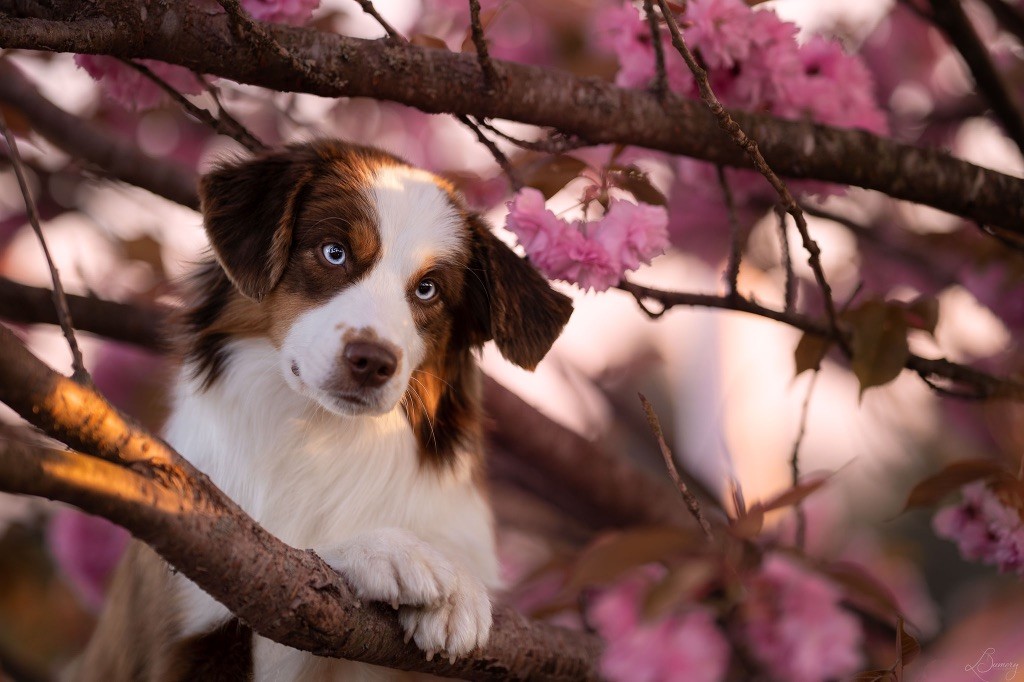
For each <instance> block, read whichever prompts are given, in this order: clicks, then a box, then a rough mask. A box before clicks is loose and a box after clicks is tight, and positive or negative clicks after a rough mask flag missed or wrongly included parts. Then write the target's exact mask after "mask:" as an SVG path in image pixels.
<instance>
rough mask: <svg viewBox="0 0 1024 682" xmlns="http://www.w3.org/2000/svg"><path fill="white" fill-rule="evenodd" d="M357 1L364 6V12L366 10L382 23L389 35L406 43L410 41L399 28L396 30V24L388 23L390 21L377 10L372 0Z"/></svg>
mask: <svg viewBox="0 0 1024 682" xmlns="http://www.w3.org/2000/svg"><path fill="white" fill-rule="evenodd" d="M356 2H358V3H359V6H360V7H362V8H363V11H364V12H366V13H367V14H369V15H370V16H371V17H373V18H374V19H376V20H377V23H378V24H380V26H381V28H383V29H384V31H385V32H386V33H387V34H388V35H389V36H391V37H392V38H394V39H395V40H400V41H402V42H403V43H404V42H408V41H407V40H406V38H405V36H403V35H402V34H401V33H399V32H398V31H397V30H395V27H394V26H392V25H391V24H389V23H388V22H387V21H386V20H385V19H384V17H382V16H381V15H380V12H378V11H377V8H376V7H374V6H373V3H372V2H371V1H370V0H356Z"/></svg>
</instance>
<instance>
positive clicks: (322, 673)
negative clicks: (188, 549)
mask: <svg viewBox="0 0 1024 682" xmlns="http://www.w3.org/2000/svg"><path fill="white" fill-rule="evenodd" d="M230 352H231V360H230V364H229V366H228V368H227V370H226V372H225V374H224V376H223V378H222V379H221V380H220V381H218V382H217V383H216V384H215V385H214V386H212V387H211V388H210V389H209V390H207V391H205V392H200V391H196V390H195V386H194V385H190V383H191V382H189V380H187V379H183V381H182V384H181V390H180V392H179V395H178V399H177V404H176V406H175V410H174V413H173V414H172V416H171V419H170V420H169V422H168V427H167V431H166V436H167V439H168V441H169V442H170V444H171V445H172V446H173V447H175V448H176V449H177V450H178V451H179V452H182V453H184V454H185V455H186V456H188V457H189V458H190V459H191V460H192V461H193V463H194V464H195V465H196V466H197V467H198V468H199V469H201V470H203V471H204V472H205V473H206V474H207V475H208V476H210V478H211V479H212V480H213V482H214V483H215V484H217V485H218V486H219V487H220V488H221V489H223V490H224V492H226V493H227V494H228V495H229V496H230V497H231V498H232V499H234V500H235V501H236V502H238V504H239V505H240V506H241V507H242V508H243V509H245V510H246V512H248V513H249V514H251V515H252V516H253V517H254V518H255V519H256V520H257V521H258V522H259V523H260V524H261V525H263V526H264V527H265V528H266V529H267V530H269V531H270V532H271V533H273V534H275V535H276V536H278V537H279V538H281V539H282V540H284V541H285V542H287V543H289V544H291V545H292V546H295V547H299V548H312V549H316V550H317V551H320V552H321V553H322V555H324V556H326V554H327V552H328V551H329V550H330V549H331V548H335V547H339V546H341V545H343V544H344V543H345V542H346V541H347V540H349V539H351V538H353V537H354V536H357V535H359V534H361V533H365V532H367V531H374V530H376V529H387V528H395V529H404V530H407V531H411V532H412V533H413V534H415V535H416V536H417V537H418V538H421V539H422V540H423V541H424V542H426V543H428V544H429V545H430V546H431V547H435V548H437V549H438V550H439V551H440V552H442V553H443V554H444V555H445V556H446V557H448V558H449V559H450V560H451V561H452V562H454V563H456V564H457V565H458V566H460V567H461V568H464V569H465V570H466V571H467V573H468V574H469V575H472V576H474V577H475V578H478V579H479V580H480V581H481V582H482V583H483V584H484V585H486V586H488V587H492V588H493V587H496V586H497V577H498V576H497V572H498V571H497V560H496V555H495V549H494V540H493V530H492V520H491V515H490V510H489V508H488V505H487V503H486V501H485V500H484V499H483V497H482V495H481V494H480V492H479V490H478V489H477V487H476V486H475V485H474V483H473V481H472V476H471V471H470V470H469V469H468V467H467V468H465V470H460V468H459V467H455V468H453V469H450V470H443V471H442V470H437V469H433V468H430V467H424V466H422V465H421V463H420V462H419V459H418V454H417V451H416V442H415V439H414V437H413V435H412V432H411V430H410V428H409V425H408V422H407V421H406V420H405V417H404V415H403V413H402V412H401V410H400V409H396V410H395V411H393V412H391V413H389V414H386V415H383V416H380V417H349V418H346V417H339V416H337V415H333V414H330V413H327V412H326V411H324V410H322V409H320V408H316V407H313V406H312V405H311V404H310V403H309V401H307V400H305V399H304V398H302V397H301V396H298V395H296V394H295V393H294V392H293V391H291V390H290V389H288V388H287V386H286V385H285V383H284V381H283V379H282V377H281V376H280V374H279V373H278V371H277V368H276V365H275V364H274V356H273V353H274V351H273V348H272V347H271V346H270V344H269V343H267V342H264V341H256V340H247V341H236V342H233V344H232V346H231V348H230ZM181 584H182V587H183V589H182V597H183V607H184V608H183V613H184V615H185V628H186V632H188V633H197V632H203V631H205V630H207V629H209V628H210V626H211V625H212V624H215V623H217V622H218V621H221V620H223V619H224V618H226V617H228V613H227V610H226V609H225V608H224V607H222V606H221V605H220V604H218V603H216V602H215V601H213V600H212V599H211V598H210V597H208V596H207V595H206V594H205V593H203V592H202V591H201V590H199V589H198V588H196V587H195V585H193V584H192V583H191V582H189V581H187V580H185V579H181ZM254 653H255V663H256V672H257V679H267V680H270V679H274V680H293V679H324V680H335V679H337V680H342V679H345V680H348V679H389V677H388V676H389V675H391V674H393V672H394V671H386V670H385V669H383V668H374V667H372V666H354V664H351V663H347V662H343V661H330V660H327V659H317V658H316V657H313V656H311V655H308V654H304V653H302V652H298V651H295V650H293V649H289V648H287V647H282V646H280V645H276V644H273V643H272V642H269V641H266V640H262V638H257V642H256V646H255V648H254ZM378 676H383V677H378Z"/></svg>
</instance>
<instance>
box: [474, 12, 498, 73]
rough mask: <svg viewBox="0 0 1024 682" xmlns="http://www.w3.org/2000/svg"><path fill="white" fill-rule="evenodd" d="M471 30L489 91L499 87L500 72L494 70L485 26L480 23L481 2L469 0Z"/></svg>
mask: <svg viewBox="0 0 1024 682" xmlns="http://www.w3.org/2000/svg"><path fill="white" fill-rule="evenodd" d="M469 30H470V33H471V34H472V36H473V45H474V46H475V47H476V58H477V61H478V62H480V70H481V71H482V72H483V74H484V85H485V86H486V87H487V90H494V89H495V88H496V87H497V86H498V82H499V81H498V72H497V71H496V70H495V69H494V63H493V62H492V61H491V54H490V52H488V49H487V38H486V37H485V36H484V25H483V23H482V22H481V21H480V0H469Z"/></svg>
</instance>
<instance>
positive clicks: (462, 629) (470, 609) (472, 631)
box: [398, 571, 491, 660]
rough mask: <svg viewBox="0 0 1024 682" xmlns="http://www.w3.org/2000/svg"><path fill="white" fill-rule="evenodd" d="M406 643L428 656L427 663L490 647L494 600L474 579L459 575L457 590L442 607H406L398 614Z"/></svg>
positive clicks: (469, 576)
mask: <svg viewBox="0 0 1024 682" xmlns="http://www.w3.org/2000/svg"><path fill="white" fill-rule="evenodd" d="M398 617H399V620H400V621H401V623H402V628H403V629H404V630H405V639H406V641H409V640H410V639H412V640H413V641H414V642H416V646H418V647H419V648H420V649H422V650H423V651H425V652H426V654H427V660H430V659H431V658H433V657H434V654H437V653H443V654H444V655H446V656H448V657H449V658H451V659H453V660H454V659H455V658H458V657H459V656H464V655H466V654H468V653H469V652H470V651H472V650H473V649H475V648H476V647H482V646H484V645H485V644H487V639H488V638H489V637H490V634H491V600H490V597H489V596H488V594H487V588H486V587H484V585H483V583H481V582H480V581H479V580H477V579H476V578H475V577H473V576H471V575H469V574H467V573H465V572H464V571H459V573H458V576H457V578H456V584H455V589H454V590H453V591H452V593H451V594H450V595H449V596H448V598H447V599H445V600H444V601H442V602H441V603H440V604H436V605H433V606H426V607H421V608H412V607H404V608H402V609H401V610H400V611H399V612H398Z"/></svg>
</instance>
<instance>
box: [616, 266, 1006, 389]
mask: <svg viewBox="0 0 1024 682" xmlns="http://www.w3.org/2000/svg"><path fill="white" fill-rule="evenodd" d="M615 287H616V288H617V289H621V290H622V291H625V292H627V293H629V294H630V295H632V296H633V298H634V299H635V300H636V301H637V304H638V305H639V306H640V308H641V309H642V310H644V312H646V313H647V314H648V315H649V316H650V317H652V318H657V317H661V316H662V315H664V314H665V313H666V312H668V311H669V310H670V309H671V308H674V307H676V306H693V307H700V308H715V309H719V310H735V311H737V312H742V313H747V314H749V315H756V316H758V317H763V318H766V319H769V320H775V321H776V322H781V323H783V324H787V325H789V326H791V327H793V328H795V329H799V330H801V331H804V332H807V333H809V334H814V335H815V336H820V337H822V338H825V339H831V340H833V341H835V342H836V343H837V345H839V347H840V348H841V349H843V352H844V353H845V354H846V355H847V357H849V351H848V350H847V348H848V347H849V343H848V341H847V340H846V339H837V338H836V337H835V336H833V334H834V333H835V332H834V330H833V329H832V328H831V327H829V326H828V325H827V324H823V323H821V322H820V321H819V320H816V319H814V318H812V317H809V316H807V315H804V314H801V313H798V312H792V313H788V312H785V311H781V310H775V309H773V308H767V307H765V306H763V305H761V304H760V303H758V302H757V301H755V300H753V299H748V298H744V297H743V296H715V295H713V294H698V293H691V292H683V291H664V290H661V289H655V288H652V287H646V286H643V285H642V284H637V283H635V282H630V281H629V280H623V281H621V282H619V283H618V284H616V285H615ZM647 301H656V302H657V303H658V304H659V305H660V306H661V309H660V310H651V309H650V308H648V307H647V305H646V302H647ZM841 341H847V343H846V344H845V346H844V344H843V343H841ZM906 368H907V369H909V370H911V371H913V372H916V373H917V374H918V375H920V376H921V378H922V379H924V380H925V381H926V382H927V383H928V385H929V386H932V387H933V388H935V389H936V390H941V392H942V393H943V394H944V395H950V396H951V397H957V398H966V399H971V400H983V399H988V400H991V399H1002V400H1013V401H1016V402H1024V383H1021V382H1019V381H1016V380H1014V379H1005V378H1001V377H995V376H992V375H991V374H986V373H985V372H982V371H980V370H977V369H974V368H973V367H969V366H967V365H960V364H957V363H955V362H950V361H949V360H946V359H930V358H923V357H921V356H919V355H914V354H911V355H910V357H909V358H908V360H907V364H906ZM936 379H942V380H944V381H948V382H950V383H951V384H954V385H957V384H959V385H963V386H967V387H969V388H970V389H972V392H971V393H969V394H957V393H953V392H951V391H950V389H940V387H939V386H936V385H935V383H934V382H935V380H936Z"/></svg>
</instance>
